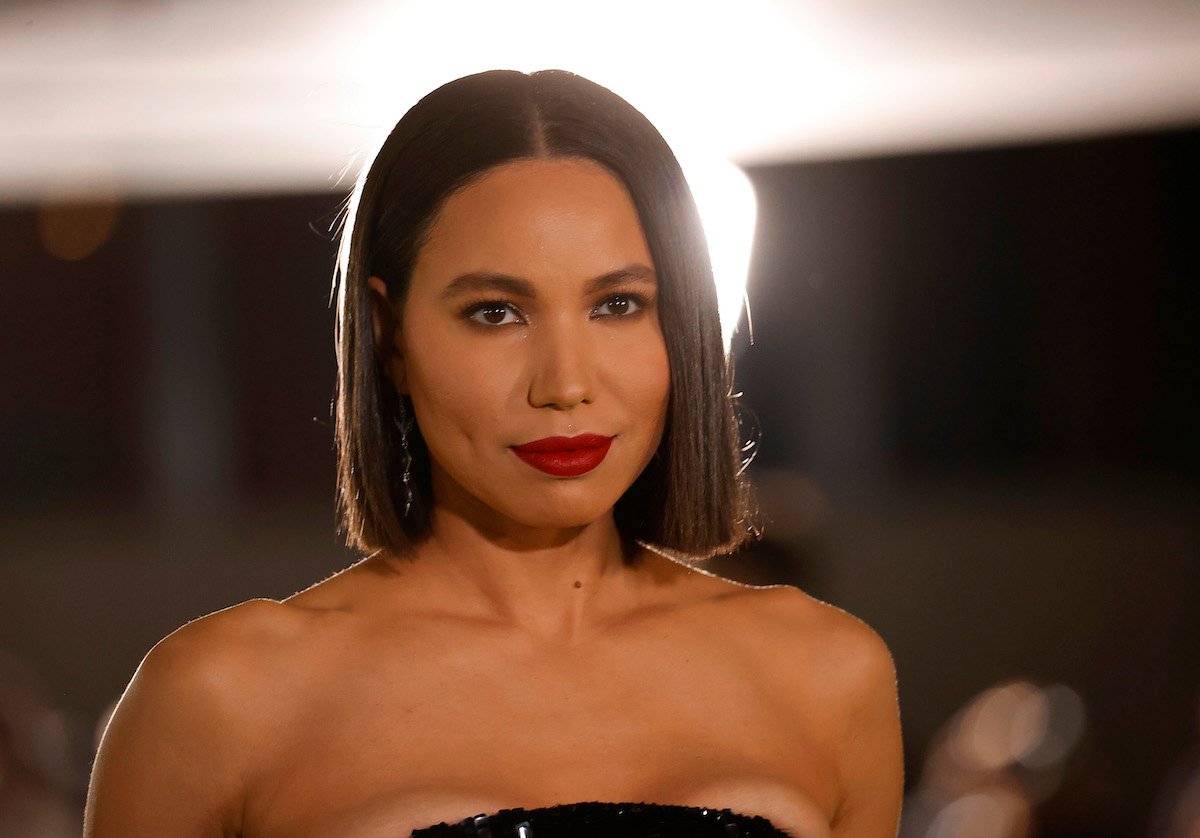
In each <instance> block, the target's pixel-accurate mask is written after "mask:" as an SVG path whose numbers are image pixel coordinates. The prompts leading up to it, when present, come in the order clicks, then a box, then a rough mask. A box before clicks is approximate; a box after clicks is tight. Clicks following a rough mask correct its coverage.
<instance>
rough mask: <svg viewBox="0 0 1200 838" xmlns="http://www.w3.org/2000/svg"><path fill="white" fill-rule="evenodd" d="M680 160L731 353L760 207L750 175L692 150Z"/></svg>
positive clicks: (681, 156) (726, 341) (722, 330)
mask: <svg viewBox="0 0 1200 838" xmlns="http://www.w3.org/2000/svg"><path fill="white" fill-rule="evenodd" d="M679 156H680V164H681V165H682V166H683V170H684V174H686V175H687V179H688V185H689V186H691V188H692V195H693V196H694V197H695V198H696V206H697V208H698V209H699V210H700V220H701V222H703V224H704V236H705V238H707V239H708V252H709V256H710V257H711V259H712V266H713V278H714V279H715V280H716V283H717V304H718V306H719V308H720V313H721V337H722V339H723V340H724V342H725V354H727V355H728V354H729V348H730V344H731V342H732V340H733V333H734V330H736V329H737V325H738V320H739V319H740V317H741V313H742V306H743V304H744V303H745V302H746V275H747V273H748V272H749V270H750V252H751V250H752V248H753V246H754V225H755V222H756V220H757V217H758V203H757V201H756V200H755V196H754V187H753V186H752V185H751V183H750V179H749V178H748V177H746V173H745V172H743V171H742V170H741V169H739V168H738V167H737V166H735V165H734V164H733V163H730V162H729V161H728V160H726V159H724V158H721V157H718V156H716V155H703V156H701V155H696V154H689V153H688V152H684V153H683V154H681V155H679ZM748 317H749V315H747V318H748Z"/></svg>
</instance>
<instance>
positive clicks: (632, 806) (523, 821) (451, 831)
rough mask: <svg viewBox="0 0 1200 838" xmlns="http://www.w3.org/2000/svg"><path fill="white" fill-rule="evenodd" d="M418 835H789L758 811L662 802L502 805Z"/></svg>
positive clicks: (416, 837)
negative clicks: (530, 807)
mask: <svg viewBox="0 0 1200 838" xmlns="http://www.w3.org/2000/svg"><path fill="white" fill-rule="evenodd" d="M412 838H788V834H787V833H786V832H784V831H783V830H781V829H779V828H778V827H776V826H775V825H774V824H772V823H771V822H770V821H769V820H767V819H766V818H764V817H761V816H758V815H742V814H739V813H737V812H733V811H731V810H729V809H704V808H701V807H699V806H672V805H664V804H659V803H599V802H591V803H565V804H561V805H558V806H548V807H544V808H538V809H519V808H518V809H502V810H500V811H499V812H496V813H495V814H492V815H475V816H472V817H468V818H463V819H462V820H461V821H457V822H455V823H444V822H443V823H439V824H435V825H433V826H430V827H426V828H424V829H414V830H413V832H412Z"/></svg>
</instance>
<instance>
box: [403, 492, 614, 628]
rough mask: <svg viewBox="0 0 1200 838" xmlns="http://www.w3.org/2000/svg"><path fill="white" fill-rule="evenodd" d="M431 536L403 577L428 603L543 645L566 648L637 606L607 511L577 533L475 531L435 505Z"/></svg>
mask: <svg viewBox="0 0 1200 838" xmlns="http://www.w3.org/2000/svg"><path fill="white" fill-rule="evenodd" d="M432 525H433V526H432V534H431V536H430V537H429V539H428V540H427V541H425V542H424V543H422V544H421V545H420V547H419V548H418V549H417V551H416V553H415V555H414V557H413V558H412V559H411V561H410V560H401V561H400V562H398V564H399V565H407V566H406V567H403V569H402V572H403V574H404V575H405V576H407V577H408V578H409V579H410V580H412V582H413V583H417V580H418V579H419V580H421V582H420V587H421V589H422V590H423V591H426V592H427V593H426V596H424V597H422V598H423V599H424V601H426V602H437V603H445V604H447V605H449V606H450V607H452V608H453V609H454V610H455V611H458V612H461V613H462V614H463V616H467V617H470V618H474V619H481V620H486V621H494V622H497V623H500V624H504V625H507V626H509V627H511V628H514V629H516V630H518V631H520V632H522V633H524V634H527V635H528V636H530V637H532V638H536V639H537V640H539V641H543V642H563V643H569V642H572V641H574V640H577V639H579V638H581V637H582V636H584V635H587V634H589V633H590V630H591V629H592V628H593V627H595V626H597V625H598V624H600V623H601V622H602V621H603V620H605V619H606V617H611V616H612V615H614V614H615V613H617V612H618V611H620V610H622V607H623V606H624V607H629V606H632V605H634V604H636V593H637V591H636V589H635V586H634V585H633V584H632V583H633V581H634V580H633V578H632V577H633V574H631V573H628V572H627V570H628V567H627V562H626V555H625V553H626V548H625V547H624V546H623V544H622V541H621V537H620V533H619V532H618V531H617V527H616V523H615V522H614V520H613V517H612V513H611V511H610V512H609V513H608V514H606V515H604V516H603V517H601V518H599V519H597V520H595V521H593V522H591V523H588V524H585V525H583V526H579V527H568V528H557V529H547V528H535V527H527V526H522V525H519V524H516V523H513V522H508V523H507V524H506V525H503V526H496V522H494V521H492V522H489V524H488V526H487V528H486V529H485V528H484V527H481V526H480V525H479V522H478V521H476V520H473V518H472V516H469V515H464V514H463V513H462V511H461V510H458V509H456V508H455V507H454V506H442V505H438V506H437V507H436V508H435V510H434V514H433V519H432Z"/></svg>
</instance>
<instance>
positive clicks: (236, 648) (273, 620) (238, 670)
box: [122, 599, 304, 705]
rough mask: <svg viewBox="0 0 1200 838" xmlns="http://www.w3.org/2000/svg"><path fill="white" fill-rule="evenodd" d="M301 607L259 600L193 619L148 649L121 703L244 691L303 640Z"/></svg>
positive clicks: (223, 696)
mask: <svg viewBox="0 0 1200 838" xmlns="http://www.w3.org/2000/svg"><path fill="white" fill-rule="evenodd" d="M303 621H304V618H303V616H302V615H301V614H300V613H299V612H298V610H297V609H294V608H290V607H288V606H287V605H284V604H283V603H279V602H276V601H274V600H267V599H255V600H250V601H248V602H243V603H241V604H240V605H234V606H231V607H229V608H225V609H222V610H220V611H216V612H213V613H212V614H208V615H206V616H204V617H200V618H198V619H195V620H192V621H191V622H189V623H187V624H186V625H184V626H182V627H180V628H178V629H176V630H175V631H173V632H172V633H171V634H169V635H167V636H166V637H164V638H163V639H162V640H160V641H159V642H158V643H157V644H155V646H154V648H152V649H151V650H150V652H149V653H147V655H146V657H145V658H144V659H143V660H142V662H141V665H140V666H138V669H137V672H136V673H135V674H134V677H133V680H132V681H131V682H130V685H129V688H128V689H127V690H126V694H125V695H124V696H123V697H122V703H125V702H126V701H127V700H129V699H144V698H145V696H143V693H149V694H160V693H161V694H165V695H167V696H171V697H176V698H178V699H180V700H183V701H184V702H185V705H193V704H197V703H198V702H209V703H212V702H219V701H223V700H228V699H230V698H231V697H232V696H234V695H244V691H245V690H247V689H253V688H254V686H255V685H256V683H257V682H259V681H261V680H262V679H263V675H264V664H269V662H270V661H271V660H272V659H277V653H278V652H281V651H284V648H285V647H287V646H289V645H292V644H295V643H297V642H298V641H300V640H301V639H302V634H303Z"/></svg>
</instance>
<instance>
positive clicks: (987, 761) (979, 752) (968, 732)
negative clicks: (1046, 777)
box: [954, 681, 1050, 771]
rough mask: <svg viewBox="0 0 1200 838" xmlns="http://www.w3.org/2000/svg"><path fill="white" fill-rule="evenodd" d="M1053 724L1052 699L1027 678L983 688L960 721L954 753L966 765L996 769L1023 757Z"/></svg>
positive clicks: (1039, 741) (1037, 743) (990, 769)
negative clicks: (1050, 701)
mask: <svg viewBox="0 0 1200 838" xmlns="http://www.w3.org/2000/svg"><path fill="white" fill-rule="evenodd" d="M1049 725H1050V703H1049V701H1048V700H1047V699H1046V696H1045V694H1044V693H1043V692H1042V691H1041V690H1040V689H1039V688H1038V687H1036V686H1034V685H1033V684H1031V683H1029V682H1028V681H1016V682H1014V683H1011V684H1004V685H1001V686H997V687H992V688H991V689H989V690H987V691H986V692H984V693H983V694H982V695H980V696H979V697H978V698H976V699H975V701H974V702H972V703H971V705H970V706H969V707H968V708H967V709H966V711H965V712H964V713H963V715H962V717H961V719H960V720H959V723H958V730H957V736H956V737H955V740H954V742H955V753H956V755H957V756H958V758H959V760H960V761H961V762H962V763H964V764H965V765H969V766H974V767H976V768H977V769H982V770H985V771H997V770H999V769H1002V768H1004V767H1006V766H1008V765H1010V764H1011V763H1013V762H1016V761H1018V760H1020V759H1021V757H1023V756H1024V755H1025V754H1027V753H1029V752H1031V751H1032V750H1034V749H1035V748H1036V747H1037V746H1038V745H1039V744H1040V743H1041V742H1042V740H1043V738H1044V737H1045V735H1046V731H1047V730H1048V729H1049Z"/></svg>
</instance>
